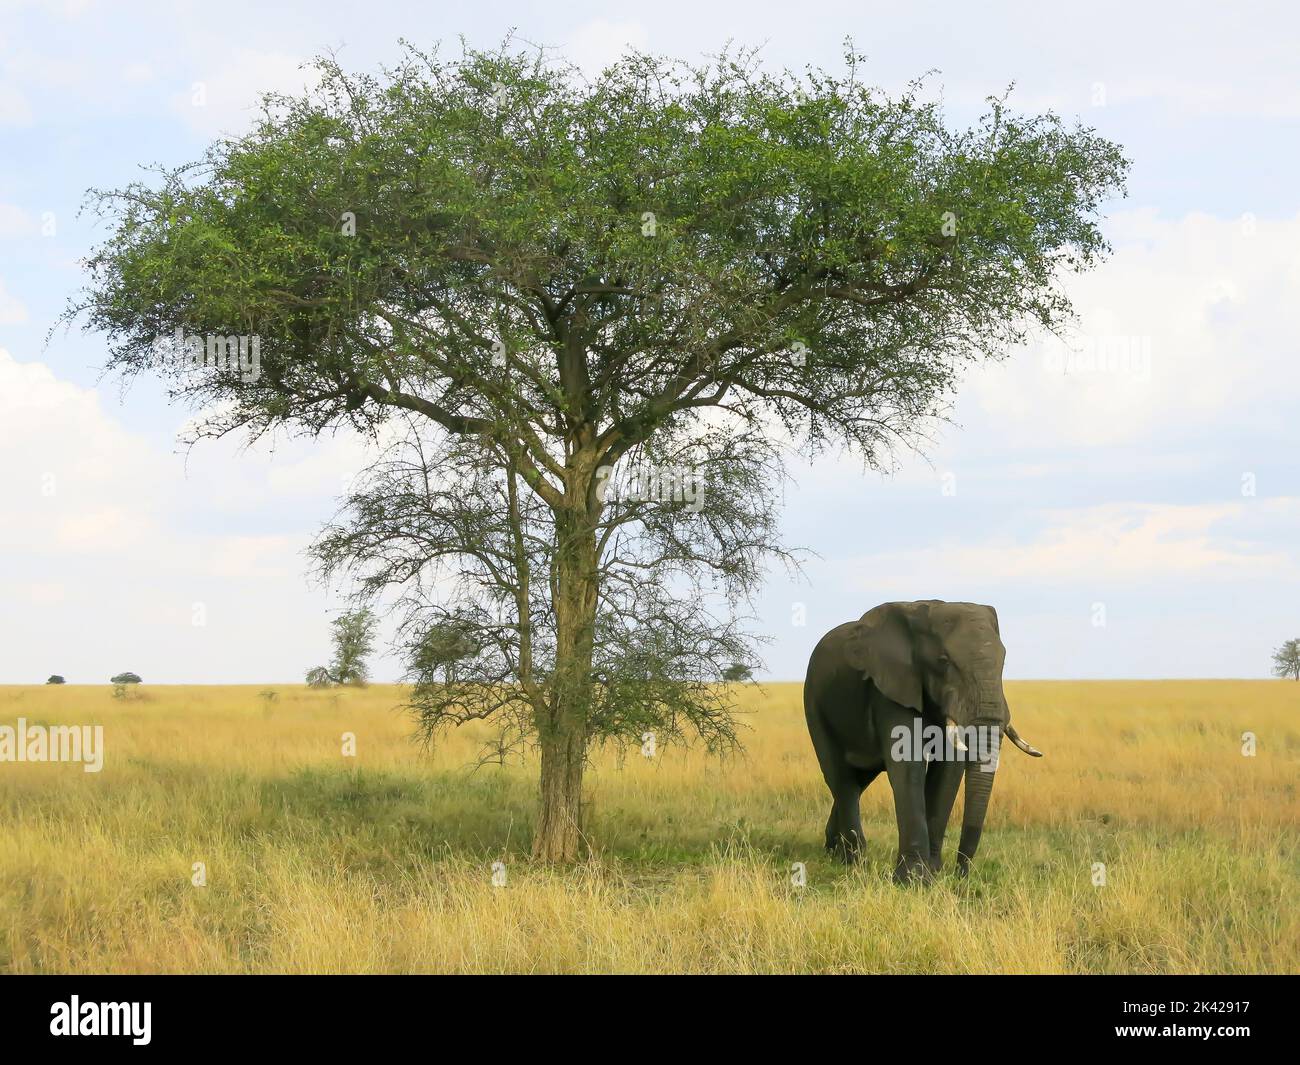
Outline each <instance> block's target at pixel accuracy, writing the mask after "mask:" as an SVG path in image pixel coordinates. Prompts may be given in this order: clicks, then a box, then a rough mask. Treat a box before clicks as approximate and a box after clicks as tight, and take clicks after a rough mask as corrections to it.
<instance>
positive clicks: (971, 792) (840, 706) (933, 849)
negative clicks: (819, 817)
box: [804, 599, 1042, 883]
mask: <svg viewBox="0 0 1300 1065" xmlns="http://www.w3.org/2000/svg"><path fill="white" fill-rule="evenodd" d="M1005 658H1006V649H1005V648H1004V647H1003V645H1002V637H1001V634H1000V632H999V629H998V615H997V612H996V611H995V610H994V609H993V608H992V607H991V606H983V605H981V604H978V603H947V602H944V601H942V600H939V599H926V600H921V601H919V602H914V603H883V604H882V605H880V606H878V607H876V608H875V609H873V610H869V611H867V613H865V614H863V615H862V617H861V618H859V619H858V620H857V621H852V622H849V623H847V624H844V625H840V626H837V627H836V628H834V629H832V630H831V631H830V632H828V633H827V634H826V635H825V636H823V637H822V638H821V640H820V641H818V643H817V646H816V647H815V648H814V649H813V653H812V656H811V657H810V658H809V661H808V675H807V678H806V679H805V682H804V716H805V717H806V719H807V722H808V732H809V735H810V736H811V738H812V743H813V748H814V750H815V751H816V752H817V761H818V763H819V764H820V766H821V770H822V775H823V776H824V777H825V779H826V786H827V787H828V788H830V792H831V798H832V800H833V801H832V806H831V814H830V820H829V821H827V823H826V848H827V850H830V851H832V852H834V853H836V854H838V855H839V856H840V857H841V858H842V859H843V860H844V861H846V862H848V863H849V864H852V863H853V862H855V861H856V860H857V859H858V857H859V855H860V852H861V849H862V844H863V833H862V820H861V813H860V810H859V803H860V800H861V797H862V792H863V791H864V790H865V789H866V787H867V785H868V784H870V783H871V782H872V781H873V780H874V779H875V778H876V777H877V776H878V775H879V774H880V772H881V771H882V770H883V771H884V772H885V774H886V775H887V776H888V777H889V784H890V787H891V788H892V789H893V792H894V813H895V816H896V817H897V820H898V856H897V859H896V863H895V868H894V879H895V880H896V881H898V882H900V883H903V882H909V881H912V880H916V879H921V880H928V879H930V878H931V877H932V876H933V875H934V874H935V873H937V872H938V871H939V869H940V868H941V856H942V851H943V837H944V833H945V832H946V830H947V827H948V818H949V816H950V815H951V813H952V807H953V803H954V801H955V800H956V798H957V789H958V787H959V786H960V784H961V782H962V779H963V777H964V779H965V783H966V803H965V812H964V813H963V816H962V828H961V839H960V841H959V842H958V845H957V871H958V875H960V876H965V875H967V873H968V872H969V869H970V864H971V860H972V859H973V858H974V857H975V851H976V848H978V846H979V841H980V834H981V833H982V831H983V828H984V816H985V814H986V813H987V812H988V804H989V795H990V794H991V793H992V790H993V778H994V775H995V772H996V770H997V768H998V764H999V755H1000V750H1001V742H1002V737H1003V736H1004V735H1005V736H1006V738H1007V739H1009V740H1011V742H1012V743H1013V744H1015V746H1017V747H1018V748H1020V750H1022V751H1024V752H1025V753H1026V754H1029V755H1033V756H1034V757H1036V758H1038V757H1042V752H1041V751H1039V750H1037V749H1035V748H1034V747H1032V746H1030V745H1029V744H1028V743H1026V742H1025V741H1024V740H1022V739H1021V738H1020V736H1019V734H1018V733H1017V732H1016V730H1015V729H1014V728H1013V727H1012V726H1011V713H1010V710H1009V708H1008V707H1007V700H1006V696H1005V695H1004V694H1003V691H1002V666H1003V662H1004V660H1005Z"/></svg>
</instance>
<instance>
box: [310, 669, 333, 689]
mask: <svg viewBox="0 0 1300 1065" xmlns="http://www.w3.org/2000/svg"><path fill="white" fill-rule="evenodd" d="M333 683H334V678H333V677H331V676H330V671H329V670H328V669H326V668H325V667H324V666H317V667H316V668H315V669H309V670H307V687H309V688H328V687H329V686H330V685H331V684H333Z"/></svg>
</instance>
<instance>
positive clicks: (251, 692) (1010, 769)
mask: <svg viewBox="0 0 1300 1065" xmlns="http://www.w3.org/2000/svg"><path fill="white" fill-rule="evenodd" d="M273 690H274V691H276V692H277V693H278V695H277V697H276V698H274V699H272V698H270V697H268V696H266V695H263V694H260V691H261V689H259V688H258V687H151V686H144V687H142V688H140V689H138V690H137V691H136V692H134V693H133V697H131V698H128V699H125V700H119V699H114V698H113V697H112V691H111V688H109V687H108V686H107V685H105V686H97V687H78V686H67V687H48V688H47V687H5V688H0V724H7V725H14V724H15V723H16V719H17V718H19V717H24V718H26V720H27V722H28V723H29V725H30V724H38V723H43V724H50V725H53V724H75V723H95V724H102V725H103V726H104V741H105V748H106V755H105V761H104V768H103V771H102V772H100V773H86V772H83V770H82V767H81V766H79V765H75V764H57V763H55V764H14V763H0V970H4V971H8V972H45V973H66V972H72V973H86V972H115V973H116V972H187V973H188V972H435V971H436V972H520V971H541V972H720V971H721V972H758V973H765V972H1033V973H1040V972H1042V973H1047V972H1091V973H1103V972H1159V973H1195V972H1296V971H1300V908H1298V907H1297V905H1296V902H1297V894H1296V888H1297V880H1298V879H1300V878H1298V859H1300V847H1298V846H1297V838H1296V827H1297V812H1298V809H1300V803H1298V802H1297V794H1296V785H1297V777H1298V776H1300V774H1298V773H1297V767H1298V766H1300V684H1292V683H1288V682H1285V681H1258V682H1256V681H1187V682H1183V681H1150V682H1020V683H1014V682H1012V683H1009V684H1008V685H1007V690H1008V697H1009V700H1010V702H1011V705H1012V710H1013V714H1014V720H1015V722H1016V724H1017V726H1018V727H1019V729H1020V731H1021V732H1022V734H1023V735H1024V736H1025V737H1026V738H1027V739H1028V740H1030V742H1032V743H1034V744H1035V745H1036V746H1038V747H1040V748H1042V749H1043V750H1044V751H1045V752H1046V757H1045V758H1043V759H1041V760H1040V759H1030V758H1027V757H1023V756H1022V755H1020V754H1019V752H1017V751H1015V750H1012V749H1009V748H1008V750H1007V751H1006V752H1005V754H1004V756H1003V770H1002V772H1001V773H999V775H998V781H997V785H996V787H995V788H994V792H993V803H992V809H991V812H990V814H989V823H988V825H987V826H986V828H985V833H984V842H983V844H982V847H981V850H980V854H979V857H978V859H977V862H976V867H975V871H974V873H973V875H972V877H971V878H970V879H969V880H966V881H958V880H957V879H955V878H954V877H952V876H950V875H944V876H943V877H941V878H940V879H939V880H938V881H937V882H936V883H934V884H932V885H930V886H927V887H919V886H918V887H912V888H906V889H902V888H898V887H895V886H894V885H893V883H892V882H891V881H890V879H889V873H890V871H891V867H892V856H893V852H894V847H895V842H896V840H895V828H894V821H893V814H892V805H891V798H890V791H889V787H888V784H887V783H886V782H885V780H884V779H883V778H881V779H880V780H878V781H877V782H876V783H875V784H873V785H872V787H871V788H870V789H869V790H868V791H867V793H866V795H865V797H864V801H863V821H864V824H865V825H866V829H867V833H868V837H869V839H868V849H867V855H866V860H865V862H864V863H863V864H862V865H860V866H859V867H857V868H855V869H852V870H847V869H845V868H843V867H842V866H839V865H836V864H834V863H832V862H831V861H830V860H829V859H828V858H827V857H826V856H825V855H824V853H823V851H822V849H821V841H822V830H823V826H824V824H825V821H826V814H827V810H828V806H829V798H828V796H827V794H826V793H825V788H824V785H823V783H822V780H821V777H820V774H819V772H818V769H817V765H816V762H815V760H814V757H813V753H812V750H811V746H810V744H809V741H808V737H807V734H806V732H805V728H804V723H803V715H802V709H801V706H800V688H799V685H797V684H774V685H769V686H766V687H765V688H763V689H759V688H758V687H755V686H753V685H747V686H744V687H743V688H742V689H741V690H740V699H741V701H742V703H743V705H744V707H745V709H746V714H745V717H744V721H745V722H746V725H747V729H746V731H745V733H744V735H745V748H746V750H745V753H744V754H743V755H739V756H733V757H729V758H727V759H725V760H723V761H719V760H717V759H715V758H710V757H709V756H707V755H706V754H704V753H703V752H696V751H683V750H681V749H672V748H668V749H663V748H660V750H659V751H658V753H657V756H656V757H655V758H654V759H646V758H643V757H642V756H641V755H640V753H639V752H637V751H635V750H633V751H631V752H628V753H626V754H625V755H624V756H622V757H621V758H620V756H619V754H618V752H615V751H604V752H600V753H598V754H597V756H596V759H595V763H594V768H593V770H592V771H591V772H590V773H589V775H588V781H587V792H588V798H589V800H590V814H589V824H588V833H589V835H590V837H591V843H592V845H593V848H594V849H593V854H592V857H591V858H590V860H588V861H587V862H585V863H584V864H582V865H580V866H578V867H576V868H571V869H564V870H551V869H545V868H540V867H534V866H532V865H531V864H530V862H529V860H528V841H529V828H530V821H531V818H532V814H533V809H534V788H535V783H534V782H535V779H536V778H535V773H536V767H535V765H533V764H531V763H525V764H524V765H509V766H506V767H501V766H497V765H487V766H483V767H481V768H478V769H473V765H474V763H475V761H476V758H477V755H478V754H479V752H480V749H481V747H482V742H483V739H484V736H485V733H483V732H475V731H473V730H469V729H466V730H462V731H460V732H453V733H449V734H448V735H447V736H446V738H445V739H444V740H442V741H441V742H440V744H439V746H438V747H437V748H436V749H435V750H434V751H432V752H426V751H424V750H423V749H421V748H420V747H419V746H418V745H416V744H415V743H414V742H413V741H412V740H411V738H410V737H411V734H412V725H411V722H410V720H409V718H407V717H406V716H405V714H404V713H403V712H402V711H401V709H400V704H401V701H402V692H401V690H400V689H398V688H394V687H385V686H376V687H371V688H368V689H365V690H337V691H311V690H308V689H306V688H303V687H297V686H290V685H284V686H278V687H276V688H274V689H273ZM1247 731H1249V732H1253V733H1254V734H1255V736H1256V737H1257V745H1258V746H1257V753H1256V755H1255V756H1254V757H1246V756H1243V754H1242V733H1243V732H1247ZM345 732H351V733H354V734H355V736H356V745H357V754H356V757H354V758H345V757H344V756H343V755H342V753H341V750H342V736H343V734H344V733H345ZM960 801H961V800H960V799H959V800H958V802H959V804H960ZM954 846H955V833H954V832H953V830H952V829H951V828H950V831H949V839H948V846H947V852H946V854H945V858H946V860H947V864H949V865H951V861H952V856H953V848H954ZM496 861H504V863H505V867H506V875H507V882H506V885H505V886H504V887H493V885H492V872H491V866H492V863H493V862H496ZM196 862H202V863H204V865H205V867H206V875H207V884H206V886H204V887H196V886H194V885H193V884H192V883H191V877H192V875H193V874H192V869H193V867H194V863H196ZM796 862H803V863H806V867H807V886H806V887H805V888H804V889H802V890H800V889H798V888H796V887H795V886H794V885H793V884H792V883H791V874H790V870H791V866H792V864H793V863H796ZM1095 863H1104V865H1105V874H1106V883H1105V885H1104V886H1095V885H1094V883H1093V880H1094V866H1095Z"/></svg>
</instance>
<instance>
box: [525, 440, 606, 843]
mask: <svg viewBox="0 0 1300 1065" xmlns="http://www.w3.org/2000/svg"><path fill="white" fill-rule="evenodd" d="M590 464H591V463H588V464H587V465H590ZM590 473H591V471H590V470H588V469H585V468H583V467H579V468H578V469H577V470H575V474H576V476H575V477H574V481H573V489H572V495H571V496H570V497H569V501H570V504H571V506H570V507H569V508H566V510H565V511H564V513H562V514H560V515H557V519H558V520H557V522H556V536H557V543H556V555H555V583H554V588H555V595H554V608H555V636H556V643H555V683H554V685H553V688H552V700H551V702H550V704H549V705H548V706H547V707H546V709H545V711H544V712H543V713H542V714H541V715H539V716H540V718H541V720H539V722H538V730H537V731H538V742H539V745H540V747H541V754H542V767H541V792H540V796H539V799H540V808H539V811H538V818H537V831H536V834H535V835H534V838H533V857H534V858H536V859H538V860H541V861H546V862H572V861H576V860H577V859H578V857H579V854H580V850H581V847H582V843H583V834H582V830H583V802H582V776H583V770H584V768H585V766H586V757H587V739H588V720H589V717H590V713H591V695H592V681H591V665H592V652H593V636H594V630H595V621H596V596H597V588H598V581H599V577H598V564H599V559H598V554H597V548H596V529H595V522H594V518H593V515H592V511H591V507H590V504H589V500H588V497H587V492H586V487H585V480H584V478H586V479H588V480H589V477H590Z"/></svg>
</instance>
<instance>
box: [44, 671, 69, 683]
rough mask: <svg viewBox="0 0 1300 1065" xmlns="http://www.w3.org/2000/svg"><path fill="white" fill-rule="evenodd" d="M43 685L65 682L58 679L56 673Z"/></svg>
mask: <svg viewBox="0 0 1300 1065" xmlns="http://www.w3.org/2000/svg"><path fill="white" fill-rule="evenodd" d="M45 683H46V684H66V683H67V682H66V681H65V680H64V679H63V678H62V677H60V676H59V675H58V674H57V673H55V674H54V675H53V676H51V677H50V679H49V680H47V681H46V682H45Z"/></svg>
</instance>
